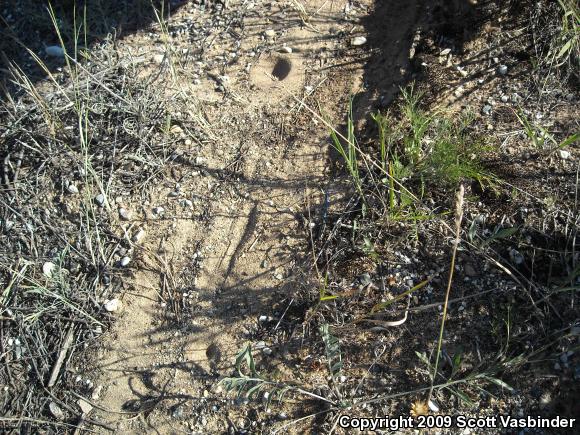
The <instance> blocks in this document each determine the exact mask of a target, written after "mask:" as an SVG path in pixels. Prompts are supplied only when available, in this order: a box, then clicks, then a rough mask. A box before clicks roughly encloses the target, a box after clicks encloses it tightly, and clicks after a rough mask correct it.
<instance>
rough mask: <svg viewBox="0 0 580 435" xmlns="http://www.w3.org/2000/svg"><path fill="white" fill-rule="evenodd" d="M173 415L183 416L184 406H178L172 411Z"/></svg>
mask: <svg viewBox="0 0 580 435" xmlns="http://www.w3.org/2000/svg"><path fill="white" fill-rule="evenodd" d="M171 416H172V417H173V418H182V417H183V407H182V406H177V407H176V408H175V409H174V410H173V412H172V413H171Z"/></svg>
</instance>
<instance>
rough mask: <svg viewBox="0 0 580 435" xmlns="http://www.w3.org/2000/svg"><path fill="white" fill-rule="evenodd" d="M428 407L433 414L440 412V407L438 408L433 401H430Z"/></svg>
mask: <svg viewBox="0 0 580 435" xmlns="http://www.w3.org/2000/svg"><path fill="white" fill-rule="evenodd" d="M428 405H429V409H430V410H431V411H432V412H439V406H437V404H436V403H435V402H434V401H433V400H429V403H428Z"/></svg>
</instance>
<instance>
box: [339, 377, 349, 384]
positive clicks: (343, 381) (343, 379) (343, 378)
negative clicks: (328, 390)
mask: <svg viewBox="0 0 580 435" xmlns="http://www.w3.org/2000/svg"><path fill="white" fill-rule="evenodd" d="M346 380H347V377H346V376H344V375H342V376H340V377H339V378H338V382H340V383H341V384H344V383H345V382H346Z"/></svg>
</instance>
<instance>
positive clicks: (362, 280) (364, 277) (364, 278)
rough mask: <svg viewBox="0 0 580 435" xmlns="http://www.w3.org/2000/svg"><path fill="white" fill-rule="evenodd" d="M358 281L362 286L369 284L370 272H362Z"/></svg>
mask: <svg viewBox="0 0 580 435" xmlns="http://www.w3.org/2000/svg"><path fill="white" fill-rule="evenodd" d="M358 282H360V285H362V286H366V285H369V284H370V283H371V282H372V280H371V276H370V274H368V273H363V274H362V275H361V276H359V277H358Z"/></svg>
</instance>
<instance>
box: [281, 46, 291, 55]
mask: <svg viewBox="0 0 580 435" xmlns="http://www.w3.org/2000/svg"><path fill="white" fill-rule="evenodd" d="M278 52H279V53H288V54H290V53H292V48H291V47H286V46H284V47H282V48H281V49H280V50H278Z"/></svg>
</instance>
